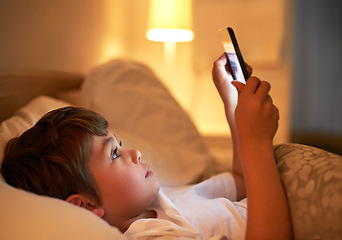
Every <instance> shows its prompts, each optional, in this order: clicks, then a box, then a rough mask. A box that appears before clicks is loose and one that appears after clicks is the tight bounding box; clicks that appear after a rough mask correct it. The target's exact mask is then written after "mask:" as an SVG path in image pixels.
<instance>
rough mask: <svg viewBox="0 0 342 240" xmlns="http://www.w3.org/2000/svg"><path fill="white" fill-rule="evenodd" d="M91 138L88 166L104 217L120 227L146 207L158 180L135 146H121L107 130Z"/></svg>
mask: <svg viewBox="0 0 342 240" xmlns="http://www.w3.org/2000/svg"><path fill="white" fill-rule="evenodd" d="M93 139H94V140H93V146H92V153H91V155H90V159H89V169H90V172H91V174H92V176H93V178H94V180H95V182H96V184H97V187H98V189H99V193H100V196H101V199H102V206H101V207H102V208H103V209H104V210H105V215H104V216H103V218H104V219H105V220H106V221H107V222H108V223H109V224H111V225H114V226H117V227H120V224H122V222H123V221H129V219H133V218H135V217H137V216H138V215H139V214H141V213H142V212H144V210H146V207H147V206H148V205H149V204H150V203H151V202H152V201H153V200H154V198H155V197H156V195H157V194H158V191H159V188H160V186H159V182H158V181H157V179H155V178H154V176H153V172H151V171H149V170H148V164H147V163H146V162H144V161H142V156H141V153H140V152H139V151H138V150H134V149H124V148H122V147H121V146H120V144H119V143H118V141H117V139H116V137H115V136H114V135H113V134H111V133H110V132H108V134H107V136H104V137H101V136H94V138H93Z"/></svg>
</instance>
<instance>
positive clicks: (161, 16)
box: [146, 0, 194, 42]
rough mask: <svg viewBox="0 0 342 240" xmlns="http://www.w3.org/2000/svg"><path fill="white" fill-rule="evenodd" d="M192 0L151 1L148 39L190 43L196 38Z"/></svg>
mask: <svg viewBox="0 0 342 240" xmlns="http://www.w3.org/2000/svg"><path fill="white" fill-rule="evenodd" d="M191 29H192V2H191V0H150V11H149V22H148V30H147V32H146V38H147V39H149V40H151V41H157V42H189V41H192V40H193V38H194V34H193V31H192V30H191Z"/></svg>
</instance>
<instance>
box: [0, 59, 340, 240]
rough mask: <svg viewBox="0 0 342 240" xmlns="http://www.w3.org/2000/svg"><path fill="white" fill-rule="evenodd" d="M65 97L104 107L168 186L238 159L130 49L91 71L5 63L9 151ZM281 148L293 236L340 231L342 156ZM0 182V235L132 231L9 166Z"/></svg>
mask: <svg viewBox="0 0 342 240" xmlns="http://www.w3.org/2000/svg"><path fill="white" fill-rule="evenodd" d="M67 105H75V106H82V107H86V108H89V109H92V110H94V111H97V112H99V113H100V114H101V115H103V116H104V117H105V118H106V119H107V120H108V121H109V123H110V127H109V128H110V130H111V131H112V132H114V133H115V134H116V135H117V136H118V138H119V139H120V140H121V141H122V142H123V144H124V145H125V146H127V147H132V148H137V149H139V150H141V152H142V154H143V156H144V158H145V159H148V161H149V163H150V165H151V168H152V170H153V171H154V172H155V173H156V175H157V177H158V179H159V180H160V182H161V184H162V186H177V185H183V184H190V183H195V182H198V181H201V180H203V179H205V178H207V177H209V176H211V175H213V174H215V173H219V172H223V171H227V170H229V169H230V167H231V151H232V150H231V143H230V139H229V138H228V137H227V138H214V137H203V136H201V135H200V134H199V132H198V131H197V129H196V128H195V126H194V124H193V123H192V121H191V119H190V118H189V116H188V115H187V114H186V112H185V111H184V110H183V109H182V108H181V107H180V105H179V104H178V103H177V102H176V100H175V99H174V98H173V97H172V95H171V94H170V92H169V91H168V90H167V89H166V88H165V87H164V86H163V84H162V83H161V81H159V79H158V77H156V75H155V74H154V73H153V72H152V71H151V70H150V69H149V68H148V67H147V66H145V65H144V64H142V63H139V62H135V61H130V60H126V59H115V60H112V61H110V62H107V63H104V64H102V65H100V66H96V67H94V69H92V70H91V71H90V72H89V73H88V74H87V75H82V74H75V73H60V72H46V71H40V72H37V71H35V72H6V73H4V72H2V73H0V106H1V114H0V122H1V125H0V154H1V159H2V155H3V148H4V145H5V143H6V142H7V141H8V140H9V139H10V138H12V137H14V136H17V135H18V134H20V133H21V132H23V131H25V130H26V129H27V128H29V127H30V126H32V125H33V124H34V123H35V122H36V121H37V120H38V119H39V118H40V117H41V116H42V115H43V114H44V113H46V112H48V111H50V110H52V109H55V108H58V107H63V106H67ZM165 136H167V137H165ZM170 145H172V146H173V147H172V149H171V148H170ZM174 148H177V153H175V151H174ZM274 151H275V155H276V158H277V161H278V168H279V172H280V175H281V178H282V180H283V184H284V188H285V190H286V193H287V197H288V201H289V205H290V209H291V217H292V222H293V229H294V236H295V239H341V238H342V237H341V236H342V158H341V156H339V155H335V154H332V153H329V152H327V151H323V150H321V149H317V148H314V147H310V146H306V145H300V144H292V143H286V144H281V145H277V146H275V147H274ZM0 192H1V194H0V216H1V218H0V239H125V237H124V236H123V235H122V234H121V233H120V232H119V231H118V230H117V229H116V228H115V227H111V226H109V225H108V224H107V223H106V222H105V221H103V220H102V219H100V218H98V217H96V216H95V215H93V214H92V213H90V212H88V211H86V210H83V209H81V208H77V207H74V206H72V205H71V204H68V203H66V202H64V201H62V200H58V199H52V198H49V197H42V196H38V195H35V194H32V193H28V192H25V191H22V190H19V189H15V188H13V187H11V186H9V185H8V184H6V182H5V181H4V179H3V178H2V177H1V176H0Z"/></svg>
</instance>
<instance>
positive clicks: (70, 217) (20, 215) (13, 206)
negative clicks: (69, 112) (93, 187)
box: [0, 96, 125, 240]
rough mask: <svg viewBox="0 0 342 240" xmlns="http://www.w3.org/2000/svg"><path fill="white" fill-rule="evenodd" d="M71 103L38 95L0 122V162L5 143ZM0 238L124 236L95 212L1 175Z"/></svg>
mask: <svg viewBox="0 0 342 240" xmlns="http://www.w3.org/2000/svg"><path fill="white" fill-rule="evenodd" d="M67 105H70V104H68V103H66V102H64V101H61V100H56V99H53V98H50V97H46V96H41V97H38V98H36V99H34V100H32V101H31V102H30V103H29V104H28V105H27V106H25V107H23V108H22V109H20V110H19V111H18V112H17V113H16V114H15V115H14V116H13V117H11V118H10V119H8V120H5V121H4V122H2V123H1V125H0V149H1V150H0V151H1V152H0V154H1V155H0V157H1V160H0V163H1V161H2V157H3V148H4V146H5V143H7V141H8V140H9V139H11V138H13V137H16V136H18V135H19V134H21V133H22V132H23V131H25V130H26V129H27V128H29V127H31V126H33V125H34V124H35V123H36V122H37V121H38V120H39V119H40V118H41V117H42V116H43V115H44V114H45V113H47V112H48V111H50V110H53V109H55V108H59V107H64V106H67ZM0 196H1V197H0V216H1V217H0V239H70V240H71V239H72V240H74V239H89V240H93V239H125V238H124V237H123V235H122V233H121V232H119V231H118V230H117V229H116V228H115V227H111V226H109V224H108V223H107V222H105V221H104V220H102V219H101V218H99V217H97V216H96V215H95V214H93V213H91V212H90V211H88V210H85V209H82V208H80V207H76V206H73V205H72V204H70V203H67V202H65V201H63V200H59V199H55V198H50V197H43V196H39V195H37V194H33V193H29V192H26V191H23V190H19V189H16V188H13V187H11V186H9V185H8V184H6V183H5V181H4V180H3V178H2V176H1V175H0Z"/></svg>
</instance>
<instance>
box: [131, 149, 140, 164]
mask: <svg viewBox="0 0 342 240" xmlns="http://www.w3.org/2000/svg"><path fill="white" fill-rule="evenodd" d="M132 151H133V154H132V161H133V162H134V163H135V164H139V163H140V162H141V152H140V151H139V150H135V149H134V150H132Z"/></svg>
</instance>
